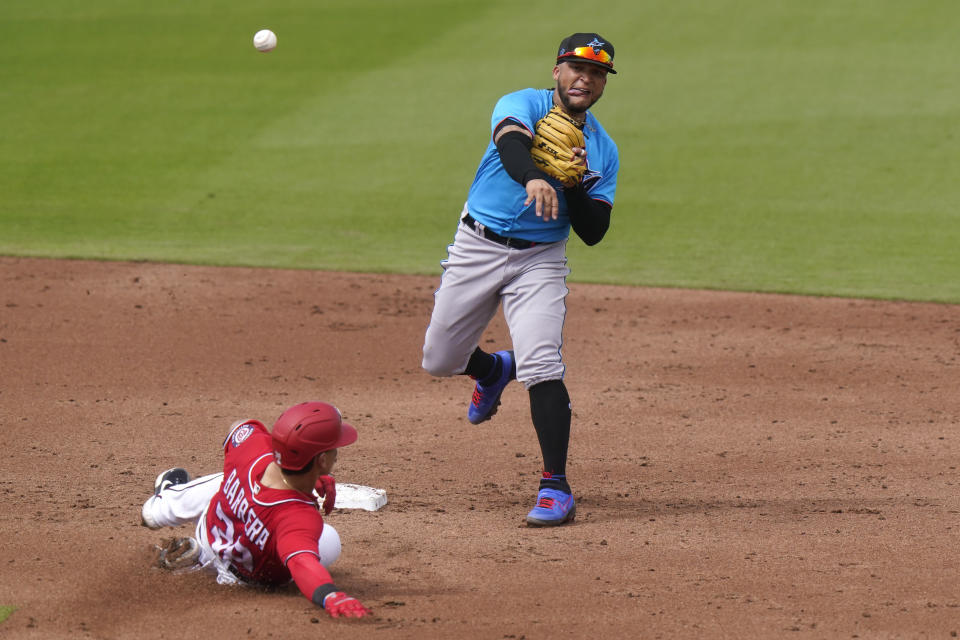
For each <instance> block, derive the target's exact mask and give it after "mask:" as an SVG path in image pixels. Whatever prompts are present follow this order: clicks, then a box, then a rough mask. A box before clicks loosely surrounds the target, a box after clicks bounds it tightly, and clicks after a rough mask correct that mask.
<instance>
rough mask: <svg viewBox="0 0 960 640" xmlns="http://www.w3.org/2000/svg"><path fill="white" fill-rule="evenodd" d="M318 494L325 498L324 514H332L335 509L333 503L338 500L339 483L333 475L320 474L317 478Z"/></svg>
mask: <svg viewBox="0 0 960 640" xmlns="http://www.w3.org/2000/svg"><path fill="white" fill-rule="evenodd" d="M316 490H317V495H318V496H320V497H321V498H323V515H326V516H328V515H330V512H331V511H333V505H334V504H336V502H337V483H336V482H334V480H333V476H320V477H319V478H317V486H316Z"/></svg>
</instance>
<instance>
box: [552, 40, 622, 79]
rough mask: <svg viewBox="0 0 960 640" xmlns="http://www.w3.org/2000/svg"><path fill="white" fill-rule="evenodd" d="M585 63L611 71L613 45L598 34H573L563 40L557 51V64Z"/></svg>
mask: <svg viewBox="0 0 960 640" xmlns="http://www.w3.org/2000/svg"><path fill="white" fill-rule="evenodd" d="M572 60H576V61H578V62H586V63H589V64H595V65H597V66H598V67H603V68H604V69H606V70H607V71H609V72H610V73H616V71H614V70H613V45H612V44H610V42H609V41H607V40H606V39H604V38H603V36H601V35H600V34H598V33H575V34H573V35H571V36H568V37H566V38H564V39H563V42H561V43H560V49H559V50H558V51H557V64H560V63H561V62H570V61H572Z"/></svg>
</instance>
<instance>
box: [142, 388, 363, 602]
mask: <svg viewBox="0 0 960 640" xmlns="http://www.w3.org/2000/svg"><path fill="white" fill-rule="evenodd" d="M356 439H357V430H356V429H354V428H353V427H352V426H351V425H349V424H347V423H345V422H343V421H342V419H341V417H340V412H339V411H338V410H337V408H336V407H334V406H332V405H329V404H326V403H324V402H306V403H303V404H298V405H296V406H293V407H291V408H289V409H287V410H286V411H285V412H284V413H283V414H282V415H281V416H280V417H279V418H278V419H277V422H276V424H274V426H273V430H272V431H267V428H266V427H265V426H264V425H263V423H261V422H258V421H257V420H250V419H248V420H240V421H238V422H235V423H234V424H233V425H232V426H231V428H230V432H229V433H228V434H227V438H226V440H224V443H223V450H224V462H223V473H215V474H212V475H206V476H202V477H199V478H196V479H194V480H190V477H189V475H188V474H187V472H186V471H185V470H184V469H181V468H174V469H168V470H167V471H164V472H163V473H161V474H160V475H159V476H158V477H157V480H156V483H155V485H154V490H155V491H154V495H153V496H151V497H150V498H149V499H148V500H147V501H146V502H145V503H144V505H143V509H142V510H141V519H142V522H143V524H144V525H145V526H147V527H149V528H151V529H159V528H161V527H176V526H179V525H183V524H187V523H194V522H195V523H196V531H195V534H194V537H190V538H180V539H176V540H173V541H171V543H170V544H168V546H167V547H166V548H164V549H162V550H161V553H160V563H161V565H162V566H165V567H167V568H170V569H180V568H187V567H195V568H206V569H209V570H211V571H213V572H216V574H217V582H219V583H220V584H251V585H252V584H260V585H277V584H285V583H288V582H290V580H291V579H293V581H294V582H295V583H296V585H297V587H299V589H300V591H301V592H302V593H303V595H305V596H306V597H307V598H308V599H310V600H311V601H312V602H313V603H314V604H317V605H319V606H321V607H323V608H324V609H326V611H327V612H328V613H329V614H330V615H331V616H332V617H334V618H337V617H341V616H343V617H348V618H360V617H363V616H366V615H368V614H369V613H370V611H369V610H368V609H366V608H365V607H364V606H363V605H361V604H360V602H358V601H357V600H356V599H355V598H351V597H350V596H348V595H347V594H345V593H344V592H342V591H340V590H339V589H338V588H337V587H336V586H335V585H334V584H333V578H332V577H331V576H330V573H329V571H328V570H327V569H328V567H329V566H330V565H331V564H332V563H333V562H334V561H335V560H336V559H337V558H338V557H339V555H340V536H339V535H338V534H337V532H336V530H335V529H334V528H333V527H331V526H330V525H329V524H325V523H324V521H323V517H322V516H321V515H320V509H321V508H322V509H323V511H324V513H325V514H328V515H329V513H330V512H331V511H332V510H333V505H334V503H335V501H336V484H335V482H334V480H333V477H331V476H330V475H329V474H330V471H331V470H332V469H333V465H334V463H335V462H336V461H337V449H339V448H340V447H345V446H347V445H349V444H352V443H353V442H355V441H356ZM315 493H316V495H319V496H320V497H321V498H322V499H323V503H322V505H321V504H319V503H318V500H317V498H316V497H315Z"/></svg>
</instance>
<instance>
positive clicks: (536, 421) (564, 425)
mask: <svg viewBox="0 0 960 640" xmlns="http://www.w3.org/2000/svg"><path fill="white" fill-rule="evenodd" d="M530 417H531V418H532V419H533V428H534V429H536V430H537V440H539V441H540V453H541V454H542V455H543V471H544V477H543V479H542V480H541V483H543V482H544V481H549V480H553V481H554V482H558V483H559V484H560V486H559V487H555V488H560V489H561V490H563V491H566V492H569V491H570V487H569V485H567V480H566V476H567V447H568V446H569V444H570V395H569V394H568V393H567V387H566V385H565V384H563V380H547V381H546V382H541V383H539V384H536V385H534V386H532V387H530ZM547 474H549V477H548V476H547ZM551 484H553V483H551Z"/></svg>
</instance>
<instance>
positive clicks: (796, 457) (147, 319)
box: [0, 258, 960, 640]
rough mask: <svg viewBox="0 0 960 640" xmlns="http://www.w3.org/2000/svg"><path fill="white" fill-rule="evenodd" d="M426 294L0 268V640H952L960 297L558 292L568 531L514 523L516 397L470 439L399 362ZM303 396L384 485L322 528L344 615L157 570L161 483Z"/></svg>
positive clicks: (68, 268) (348, 472)
mask: <svg viewBox="0 0 960 640" xmlns="http://www.w3.org/2000/svg"><path fill="white" fill-rule="evenodd" d="M438 282H439V276H436V277H409V276H392V275H391V276H387V275H362V274H349V273H331V272H315V271H281V270H266V269H245V268H210V267H194V266H181V265H159V264H147V263H107V262H86V261H53V260H37V259H16V258H0V363H2V367H3V384H2V389H0V409H2V413H0V425H2V429H3V431H2V432H3V436H4V444H5V447H6V448H7V450H8V451H9V454H8V455H7V457H6V460H5V462H4V463H3V477H2V479H0V497H2V498H3V502H4V507H3V509H2V510H0V539H2V541H3V544H2V549H3V556H2V561H0V606H10V605H12V606H16V607H17V609H16V611H15V612H14V613H13V615H12V616H10V618H9V619H7V620H6V622H4V623H2V624H0V638H66V637H71V638H72V637H76V638H183V637H199V638H207V639H210V640H213V639H217V638H237V637H245V638H291V637H321V636H324V637H336V638H338V639H339V640H349V639H351V638H384V639H387V638H512V639H520V638H525V639H527V640H534V639H541V638H542V639H555V638H596V637H604V638H708V637H709V638H771V637H789V638H857V637H859V638H892V637H898V638H899V637H909V638H913V637H917V638H927V637H929V638H948V637H955V636H956V635H957V633H958V632H960V588H958V586H957V585H958V581H957V575H958V570H960V566H958V565H960V556H958V553H957V548H958V542H960V540H958V533H960V529H958V512H960V499H958V495H957V494H958V481H960V472H958V470H957V467H958V464H960V436H958V433H957V432H958V428H957V427H958V422H960V392H958V373H960V307H958V306H956V305H939V304H922V303H899V302H879V301H867V300H848V299H835V298H811V297H792V296H781V295H758V294H743V293H725V292H706V291H685V290H664V289H644V288H621V287H612V286H594V285H578V284H572V285H570V289H571V295H570V296H569V298H568V306H569V313H568V317H567V322H566V328H565V339H566V342H565V346H564V355H565V360H566V363H567V378H566V381H567V386H568V388H569V390H570V395H571V397H572V399H573V411H574V425H573V436H572V442H571V452H570V465H569V469H568V472H569V477H570V480H571V484H572V485H573V487H574V493H575V496H576V498H577V504H578V506H577V519H576V521H575V522H574V523H573V524H571V525H569V526H565V527H561V528H556V529H530V528H527V527H526V526H524V524H523V520H524V515H525V514H526V512H527V511H528V510H529V509H530V507H531V506H532V504H533V499H534V497H535V490H536V484H537V478H538V476H539V471H540V456H539V450H538V447H537V444H536V436H535V434H534V431H533V428H532V426H531V425H530V418H529V403H528V400H527V396H526V393H525V392H524V391H523V389H522V387H521V386H520V385H518V384H513V385H511V386H509V387H508V388H507V390H506V391H505V392H504V396H503V406H502V407H501V409H500V412H499V413H498V415H497V416H496V417H495V418H494V419H493V420H492V421H490V422H487V423H485V424H483V425H481V426H478V427H475V426H472V425H470V424H469V423H468V422H467V420H466V403H467V401H468V399H469V397H470V391H471V388H472V383H471V382H470V381H469V380H468V379H465V378H462V377H458V378H452V379H443V380H438V379H433V378H431V377H430V376H429V375H427V374H426V373H425V372H423V371H422V370H421V369H420V367H419V362H420V348H421V345H422V338H423V332H424V329H425V328H426V324H427V322H428V319H429V314H430V310H431V307H432V294H433V291H434V289H435V287H436V285H437V284H438ZM507 344H508V339H507V331H506V329H505V327H504V325H503V322H502V318H501V317H498V319H497V320H496V321H495V323H494V324H493V325H492V326H491V329H490V331H489V332H488V334H487V335H486V336H485V339H484V343H483V345H482V346H484V347H486V348H489V349H494V348H501V347H504V346H506V345H507ZM304 400H325V401H328V402H332V403H334V404H336V405H337V406H339V407H340V409H341V410H342V411H343V413H344V417H345V418H346V419H347V420H349V421H350V422H351V423H353V424H354V425H355V426H356V427H357V428H358V430H359V431H360V439H359V441H358V442H357V444H355V445H353V446H351V447H348V448H346V449H345V450H344V451H342V452H341V456H340V460H339V462H338V467H337V470H336V476H337V479H338V480H339V481H341V482H353V483H359V484H365V485H371V486H374V487H379V488H384V489H386V491H387V494H388V498H389V504H388V505H387V506H386V507H384V508H383V509H382V510H380V511H378V512H373V513H371V512H366V511H354V510H338V511H336V512H334V513H333V514H332V515H331V516H330V517H329V521H330V522H331V523H332V524H334V526H335V527H336V528H337V529H338V531H339V532H340V535H341V538H342V539H343V554H342V556H341V558H340V561H339V562H338V564H337V565H335V566H334V568H333V574H334V577H335V579H336V581H337V584H338V585H340V586H341V587H342V588H343V589H344V590H345V591H348V592H349V593H351V594H353V595H356V596H357V597H358V598H359V599H360V600H361V601H362V602H364V604H366V605H368V606H369V607H371V608H372V609H373V611H374V614H375V615H374V616H373V617H372V618H369V619H366V620H360V621H356V620H354V621H335V620H331V619H329V618H328V617H327V615H326V613H325V612H323V611H322V610H319V609H317V608H315V607H314V606H313V605H311V604H310V603H309V602H308V601H307V600H306V599H304V598H303V597H302V596H301V595H300V594H299V592H297V591H296V589H292V588H291V589H289V590H282V591H280V592H271V593H264V592H259V591H254V590H249V589H242V588H229V587H220V586H217V585H216V584H215V582H214V580H213V579H212V578H211V577H210V576H207V575H204V574H198V573H189V574H182V575H177V574H171V573H169V572H165V571H162V570H160V569H157V568H154V567H152V566H151V562H152V558H153V548H154V545H155V544H156V543H158V542H159V541H160V540H161V539H162V538H163V537H165V536H168V535H171V534H172V533H175V532H176V531H175V530H171V531H170V532H154V531H149V530H147V529H145V528H143V527H141V526H140V525H139V508H140V505H141V504H142V502H143V500H145V499H146V497H147V496H148V495H149V493H150V492H151V490H152V483H153V479H154V477H155V476H156V474H157V472H158V471H160V470H162V469H165V468H167V467H171V466H184V467H186V468H187V469H188V470H189V471H190V472H191V473H194V474H200V473H207V472H211V471H216V470H219V468H220V464H221V456H220V445H221V442H222V439H223V436H224V434H225V432H226V430H227V428H228V427H229V426H230V424H231V423H232V422H233V421H234V420H236V419H239V418H244V417H255V418H259V419H261V420H263V421H264V422H266V423H268V424H272V421H273V420H274V419H275V418H276V417H277V416H278V415H279V414H280V412H281V411H282V410H283V409H284V408H285V407H287V406H289V405H291V404H294V403H296V402H301V401H304ZM188 530H189V529H188V528H186V527H185V528H184V529H183V531H182V533H183V534H186V533H187V531H188Z"/></svg>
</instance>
